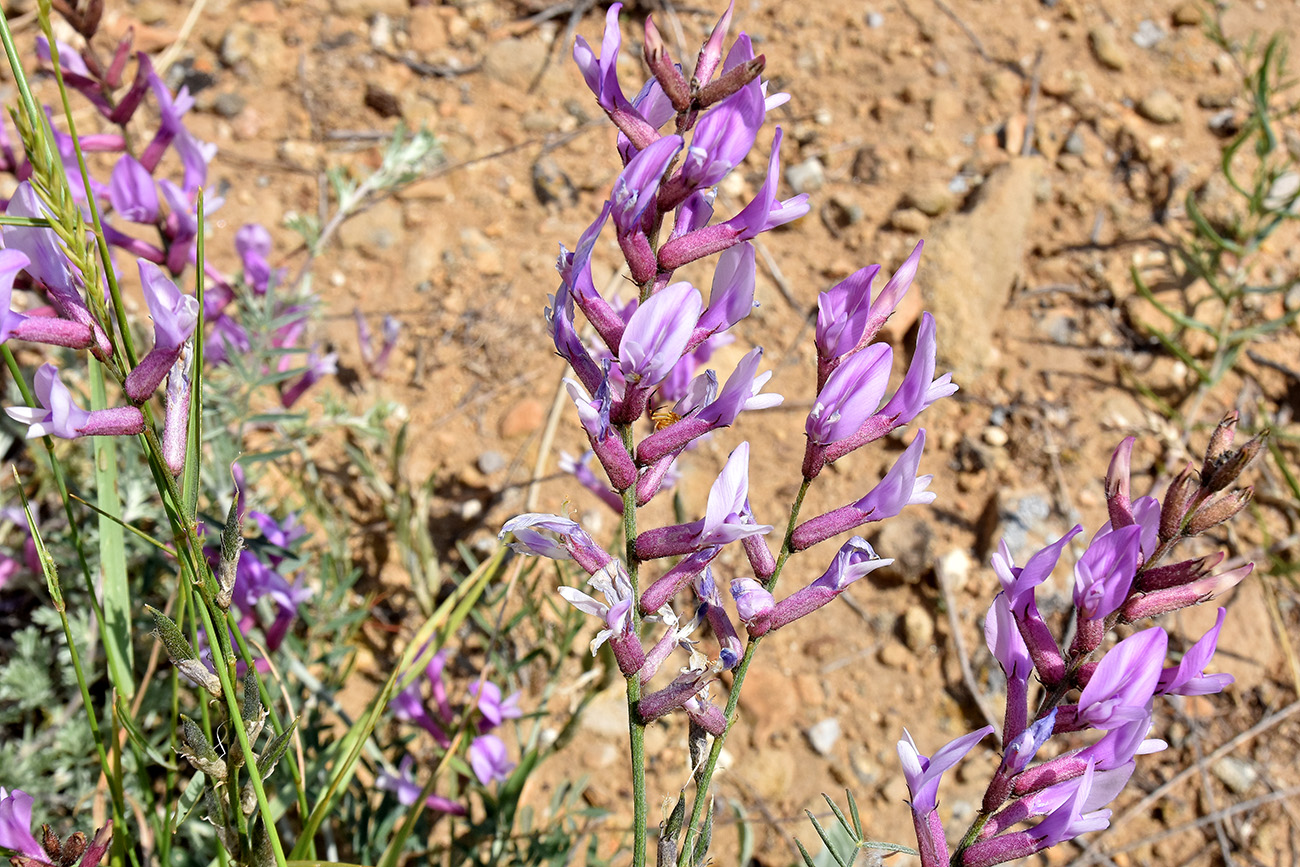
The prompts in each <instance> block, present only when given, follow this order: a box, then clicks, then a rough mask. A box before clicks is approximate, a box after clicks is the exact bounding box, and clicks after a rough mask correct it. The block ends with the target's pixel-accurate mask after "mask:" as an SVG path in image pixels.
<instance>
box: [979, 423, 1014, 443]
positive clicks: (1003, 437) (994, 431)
mask: <svg viewBox="0 0 1300 867" xmlns="http://www.w3.org/2000/svg"><path fill="white" fill-rule="evenodd" d="M980 438H981V439H983V440H984V442H986V443H988V444H989V445H991V446H993V447H994V448H1001V447H1002V446H1004V445H1006V444H1007V440H1008V439H1010V438H1009V437H1008V436H1007V432H1006V431H1004V430H1003V429H1002V428H1000V427H995V426H993V425H989V426H988V427H986V428H984V432H983V433H982V434H981V435H980Z"/></svg>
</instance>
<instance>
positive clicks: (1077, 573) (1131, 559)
mask: <svg viewBox="0 0 1300 867" xmlns="http://www.w3.org/2000/svg"><path fill="white" fill-rule="evenodd" d="M1141 535H1142V528H1141V527H1139V526H1137V525H1130V526H1128V527H1123V528H1121V529H1119V530H1116V531H1114V532H1112V533H1107V534H1106V535H1105V536H1102V537H1101V538H1100V539H1098V540H1094V541H1093V543H1092V544H1091V545H1089V546H1088V550H1087V551H1085V552H1084V554H1083V556H1082V557H1080V558H1079V562H1078V563H1077V564H1075V567H1074V604H1075V606H1076V607H1077V608H1078V609H1079V616H1080V617H1081V618H1084V619H1086V620H1104V619H1105V618H1107V617H1109V616H1110V615H1111V614H1112V613H1114V612H1115V611H1116V610H1117V609H1118V608H1119V607H1120V606H1121V605H1123V604H1124V600H1125V599H1127V598H1128V594H1129V590H1130V589H1131V588H1132V587H1133V578H1134V577H1135V576H1136V575H1137V566H1138V557H1139V555H1140V553H1141V551H1140V550H1139V549H1140V545H1141V541H1142V540H1141Z"/></svg>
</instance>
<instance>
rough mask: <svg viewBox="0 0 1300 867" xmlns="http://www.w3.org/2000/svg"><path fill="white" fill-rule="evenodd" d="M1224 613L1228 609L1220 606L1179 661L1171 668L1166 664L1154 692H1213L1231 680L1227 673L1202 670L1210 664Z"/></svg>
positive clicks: (1177, 693) (1201, 693) (1219, 690)
mask: <svg viewBox="0 0 1300 867" xmlns="http://www.w3.org/2000/svg"><path fill="white" fill-rule="evenodd" d="M1227 614H1228V609H1226V608H1220V609H1219V616H1218V617H1217V618H1216V619H1215V621H1214V625H1213V626H1212V627H1210V629H1209V630H1208V631H1207V632H1206V633H1205V634H1204V635H1202V636H1201V638H1200V640H1199V641H1197V642H1196V643H1195V644H1193V645H1192V646H1191V648H1190V649H1189V650H1188V651H1187V652H1186V653H1184V654H1183V658H1182V659H1181V660H1180V661H1179V663H1178V664H1177V665H1175V666H1173V667H1172V668H1165V669H1164V670H1163V671H1162V672H1161V673H1160V680H1159V682H1158V683H1157V685H1156V694H1158V695H1212V694H1214V693H1216V692H1222V691H1223V690H1224V688H1225V687H1227V686H1228V685H1230V684H1231V683H1232V682H1233V677H1232V675H1230V674H1206V673H1205V666H1206V665H1208V664H1209V662H1210V658H1211V657H1213V656H1214V650H1215V648H1216V647H1217V646H1218V644H1219V631H1220V630H1221V629H1223V618H1224V617H1226V616H1227Z"/></svg>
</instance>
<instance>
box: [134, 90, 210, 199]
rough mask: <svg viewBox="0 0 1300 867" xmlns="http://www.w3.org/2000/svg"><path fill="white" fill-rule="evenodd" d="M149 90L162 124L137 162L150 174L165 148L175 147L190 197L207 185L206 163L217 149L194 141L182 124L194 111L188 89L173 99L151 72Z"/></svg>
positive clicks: (185, 187) (185, 186)
mask: <svg viewBox="0 0 1300 867" xmlns="http://www.w3.org/2000/svg"><path fill="white" fill-rule="evenodd" d="M149 86H150V87H151V88H152V89H153V95H154V98H155V99H157V100H158V113H159V114H160V115H161V117H162V121H161V124H160V127H159V130H158V132H157V134H156V135H155V136H154V139H153V141H151V142H150V143H149V145H148V146H147V147H146V148H145V150H144V154H143V155H142V157H141V160H140V161H141V162H142V163H143V164H144V166H145V167H146V168H147V169H150V170H152V169H153V168H156V167H157V165H158V161H159V160H160V159H161V158H162V153H163V151H164V150H166V148H167V146H168V145H169V144H174V145H175V147H176V153H177V155H178V156H180V158H181V165H182V167H183V168H184V170H185V179H184V182H183V184H184V189H185V191H186V192H187V193H192V192H194V191H195V190H197V189H198V188H199V187H201V186H203V185H204V184H205V183H207V179H208V163H210V162H212V158H213V157H214V156H216V154H217V146H216V145H214V144H209V143H207V142H201V141H199V140H198V139H196V138H195V137H194V136H193V135H192V134H191V133H190V131H189V130H188V129H186V128H185V124H184V123H183V122H182V120H181V119H182V118H183V117H184V116H185V113H186V112H188V111H189V110H190V109H191V108H193V107H194V98H193V97H192V96H190V92H189V88H187V87H182V88H181V89H180V91H179V92H178V93H177V94H176V96H175V97H174V98H173V97H172V93H171V91H170V90H169V89H168V88H167V85H166V84H164V83H163V81H162V79H161V78H159V77H158V75H157V73H155V72H153V71H152V70H150V71H149Z"/></svg>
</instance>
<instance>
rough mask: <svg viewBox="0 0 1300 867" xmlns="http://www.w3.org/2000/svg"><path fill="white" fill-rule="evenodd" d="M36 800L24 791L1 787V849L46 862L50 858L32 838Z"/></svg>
mask: <svg viewBox="0 0 1300 867" xmlns="http://www.w3.org/2000/svg"><path fill="white" fill-rule="evenodd" d="M33 803H35V799H33V798H32V796H31V795H29V794H27V793H26V792H24V791H23V790H22V789H14V790H12V791H9V790H7V789H5V788H4V787H3V786H0V849H12V850H13V851H15V852H18V853H20V854H22V855H27V856H29V857H31V858H35V859H37V860H38V861H40V862H42V863H43V862H44V861H45V860H46V858H47V857H48V856H47V855H46V854H45V850H44V849H42V848H41V844H40V843H38V842H36V838H35V837H33V836H32V804H33Z"/></svg>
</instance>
